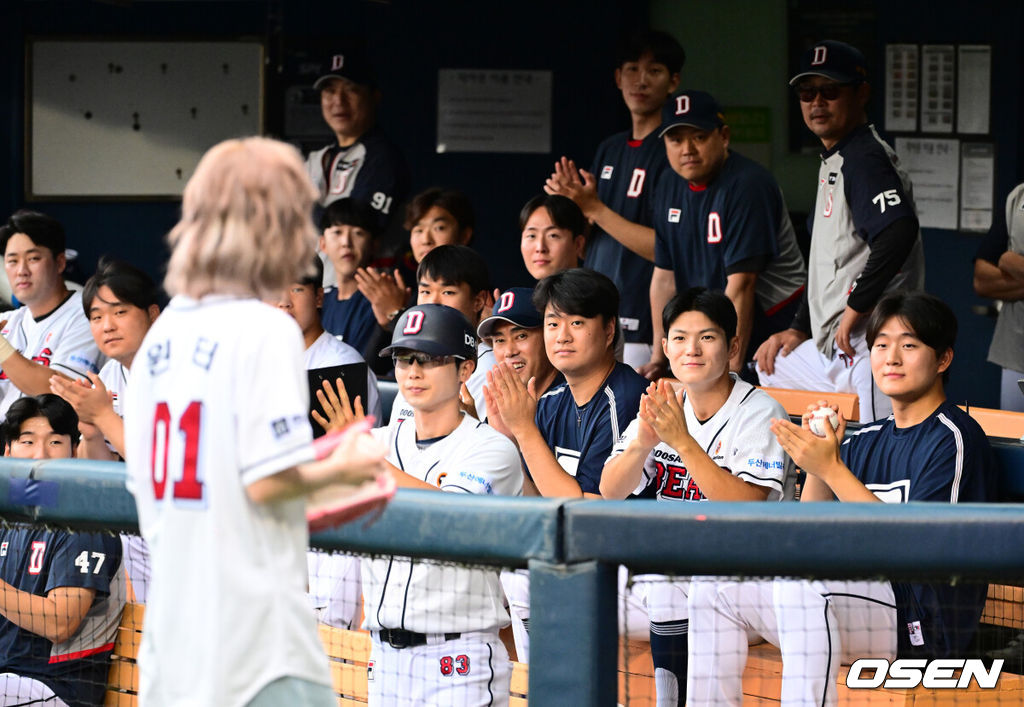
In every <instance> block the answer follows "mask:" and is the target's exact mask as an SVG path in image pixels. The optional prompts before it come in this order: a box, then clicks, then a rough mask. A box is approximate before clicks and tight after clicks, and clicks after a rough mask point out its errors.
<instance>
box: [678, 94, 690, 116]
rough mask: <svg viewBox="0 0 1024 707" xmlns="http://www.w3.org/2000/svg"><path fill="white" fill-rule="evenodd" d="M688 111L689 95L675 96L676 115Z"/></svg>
mask: <svg viewBox="0 0 1024 707" xmlns="http://www.w3.org/2000/svg"><path fill="white" fill-rule="evenodd" d="M689 112H690V97H689V96H686V95H683V96H676V115H684V114H686V113H689Z"/></svg>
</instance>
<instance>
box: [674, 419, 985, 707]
mask: <svg viewBox="0 0 1024 707" xmlns="http://www.w3.org/2000/svg"><path fill="white" fill-rule="evenodd" d="M841 455H842V458H843V461H844V462H845V463H846V465H847V466H848V467H849V468H850V470H851V471H853V473H854V474H855V475H856V476H857V477H858V478H859V479H860V480H861V482H863V483H864V485H865V486H866V487H867V488H868V489H870V490H871V491H872V492H873V493H874V494H875V495H876V496H877V497H878V498H879V499H880V500H882V501H884V502H886V503H906V502H908V501H940V502H946V503H957V502H960V501H965V502H970V501H987V500H992V499H993V498H994V491H995V476H994V470H993V467H992V463H991V458H990V450H989V448H988V440H987V439H986V437H985V434H984V432H982V430H981V428H980V427H979V426H978V423H976V422H975V421H974V420H972V419H971V418H970V417H969V416H968V415H967V414H966V413H965V412H963V411H962V410H960V409H958V408H957V407H956V406H955V405H953V404H952V403H950V402H948V401H946V402H943V403H942V404H941V405H940V406H939V407H938V408H937V409H936V410H935V411H934V412H933V413H932V414H931V415H930V416H929V417H928V418H926V419H925V420H924V421H922V422H920V423H918V424H917V425H914V426H912V427H907V428H897V427H896V424H895V422H894V420H893V418H892V417H890V418H889V419H887V420H883V421H880V422H877V423H875V424H873V425H872V426H870V427H865V428H862V429H861V430H859V431H858V432H857V433H856V434H855V435H853V436H852V437H848V438H847V439H846V440H845V441H844V442H843V445H842V447H841ZM986 591H987V585H984V584H970V583H961V584H959V585H956V586H953V585H949V584H940V583H931V584H924V583H890V582H877V581H873V582H861V581H809V580H801V579H796V580H793V579H776V580H774V581H773V580H766V581H759V582H743V581H736V580H732V579H720V578H697V577H695V578H694V580H693V582H692V584H691V585H690V598H689V612H690V644H689V647H690V651H689V675H688V682H687V698H688V700H689V702H688V704H691V705H739V704H740V703H741V700H742V674H743V667H744V664H745V662H746V657H747V642H748V640H750V638H751V637H752V636H761V637H763V638H764V639H766V640H767V641H769V642H771V643H773V644H775V645H776V646H779V648H780V649H781V651H782V662H783V669H782V703H783V704H817V705H835V704H836V702H837V694H836V689H835V681H836V675H837V672H838V668H839V665H840V663H849V662H852V661H853V660H855V659H856V658H861V657H865V658H866V657H871V658H887V659H892V658H893V657H895V656H896V655H897V654H898V655H899V656H900V657H920V658H939V657H941V658H946V657H950V658H961V657H964V653H963V652H964V650H966V648H967V645H968V644H969V643H970V641H971V639H972V638H973V636H974V633H975V632H976V630H977V627H978V621H979V619H980V617H981V610H982V608H983V607H984V604H985V594H986Z"/></svg>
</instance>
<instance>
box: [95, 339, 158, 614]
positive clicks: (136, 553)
mask: <svg viewBox="0 0 1024 707" xmlns="http://www.w3.org/2000/svg"><path fill="white" fill-rule="evenodd" d="M100 380H101V381H102V382H103V386H104V387H105V388H106V389H107V392H108V393H109V394H110V403H111V405H112V406H113V407H114V412H115V413H117V416H118V417H121V418H123V417H124V394H125V391H126V390H127V389H128V369H127V368H125V367H124V366H122V365H121V362H120V361H116V360H114V359H110V360H108V361H107V362H106V363H105V364H104V365H103V368H101V369H100ZM107 448H108V449H110V451H111V452H113V453H115V454H116V453H117V450H116V449H114V447H113V446H112V445H111V444H110V442H107ZM121 552H122V553H123V555H124V568H125V571H126V572H127V573H128V578H129V579H130V580H131V583H132V591H133V592H134V593H135V599H134V600H135V601H137V602H139V603H140V604H145V603H146V597H147V594H148V588H149V548H148V547H147V546H146V541H145V540H143V539H142V537H141V536H139V535H129V534H127V533H122V534H121Z"/></svg>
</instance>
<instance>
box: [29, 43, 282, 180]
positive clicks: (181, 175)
mask: <svg viewBox="0 0 1024 707" xmlns="http://www.w3.org/2000/svg"><path fill="white" fill-rule="evenodd" d="M28 74H29V75H28V81H27V89H26V90H27V92H28V96H27V100H26V105H27V106H28V111H29V112H28V116H27V120H26V133H27V134H26V147H27V150H26V152H27V160H26V167H27V175H26V180H25V184H26V192H27V194H26V196H27V197H28V198H29V199H47V200H51V199H76V198H88V199H96V198H157V199H159V198H171V199H175V198H179V197H180V196H181V192H182V189H183V188H184V186H185V183H186V182H187V181H188V179H189V177H190V176H191V175H192V172H193V170H194V169H195V167H196V164H197V163H198V162H199V158H200V157H202V155H203V153H205V152H206V150H208V149H209V148H210V147H211V146H213V145H215V144H216V143H218V142H220V141H221V140H225V139H228V138H232V137H242V136H246V135H257V134H259V133H261V132H262V128H263V46H262V44H260V43H259V42H258V41H221V42H214V41H152V42H151V41H88V40H83V41H67V40H50V39H41V38H40V39H35V40H32V41H31V42H30V44H29V56H28Z"/></svg>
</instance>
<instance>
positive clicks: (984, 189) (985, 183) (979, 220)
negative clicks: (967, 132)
mask: <svg viewBox="0 0 1024 707" xmlns="http://www.w3.org/2000/svg"><path fill="white" fill-rule="evenodd" d="M995 173H996V147H995V145H993V144H992V143H990V142H965V143H964V144H963V147H962V149H961V152H960V230H961V231H981V232H985V231H988V229H990V228H991V227H992V202H993V198H994V196H993V194H994V192H995Z"/></svg>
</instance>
